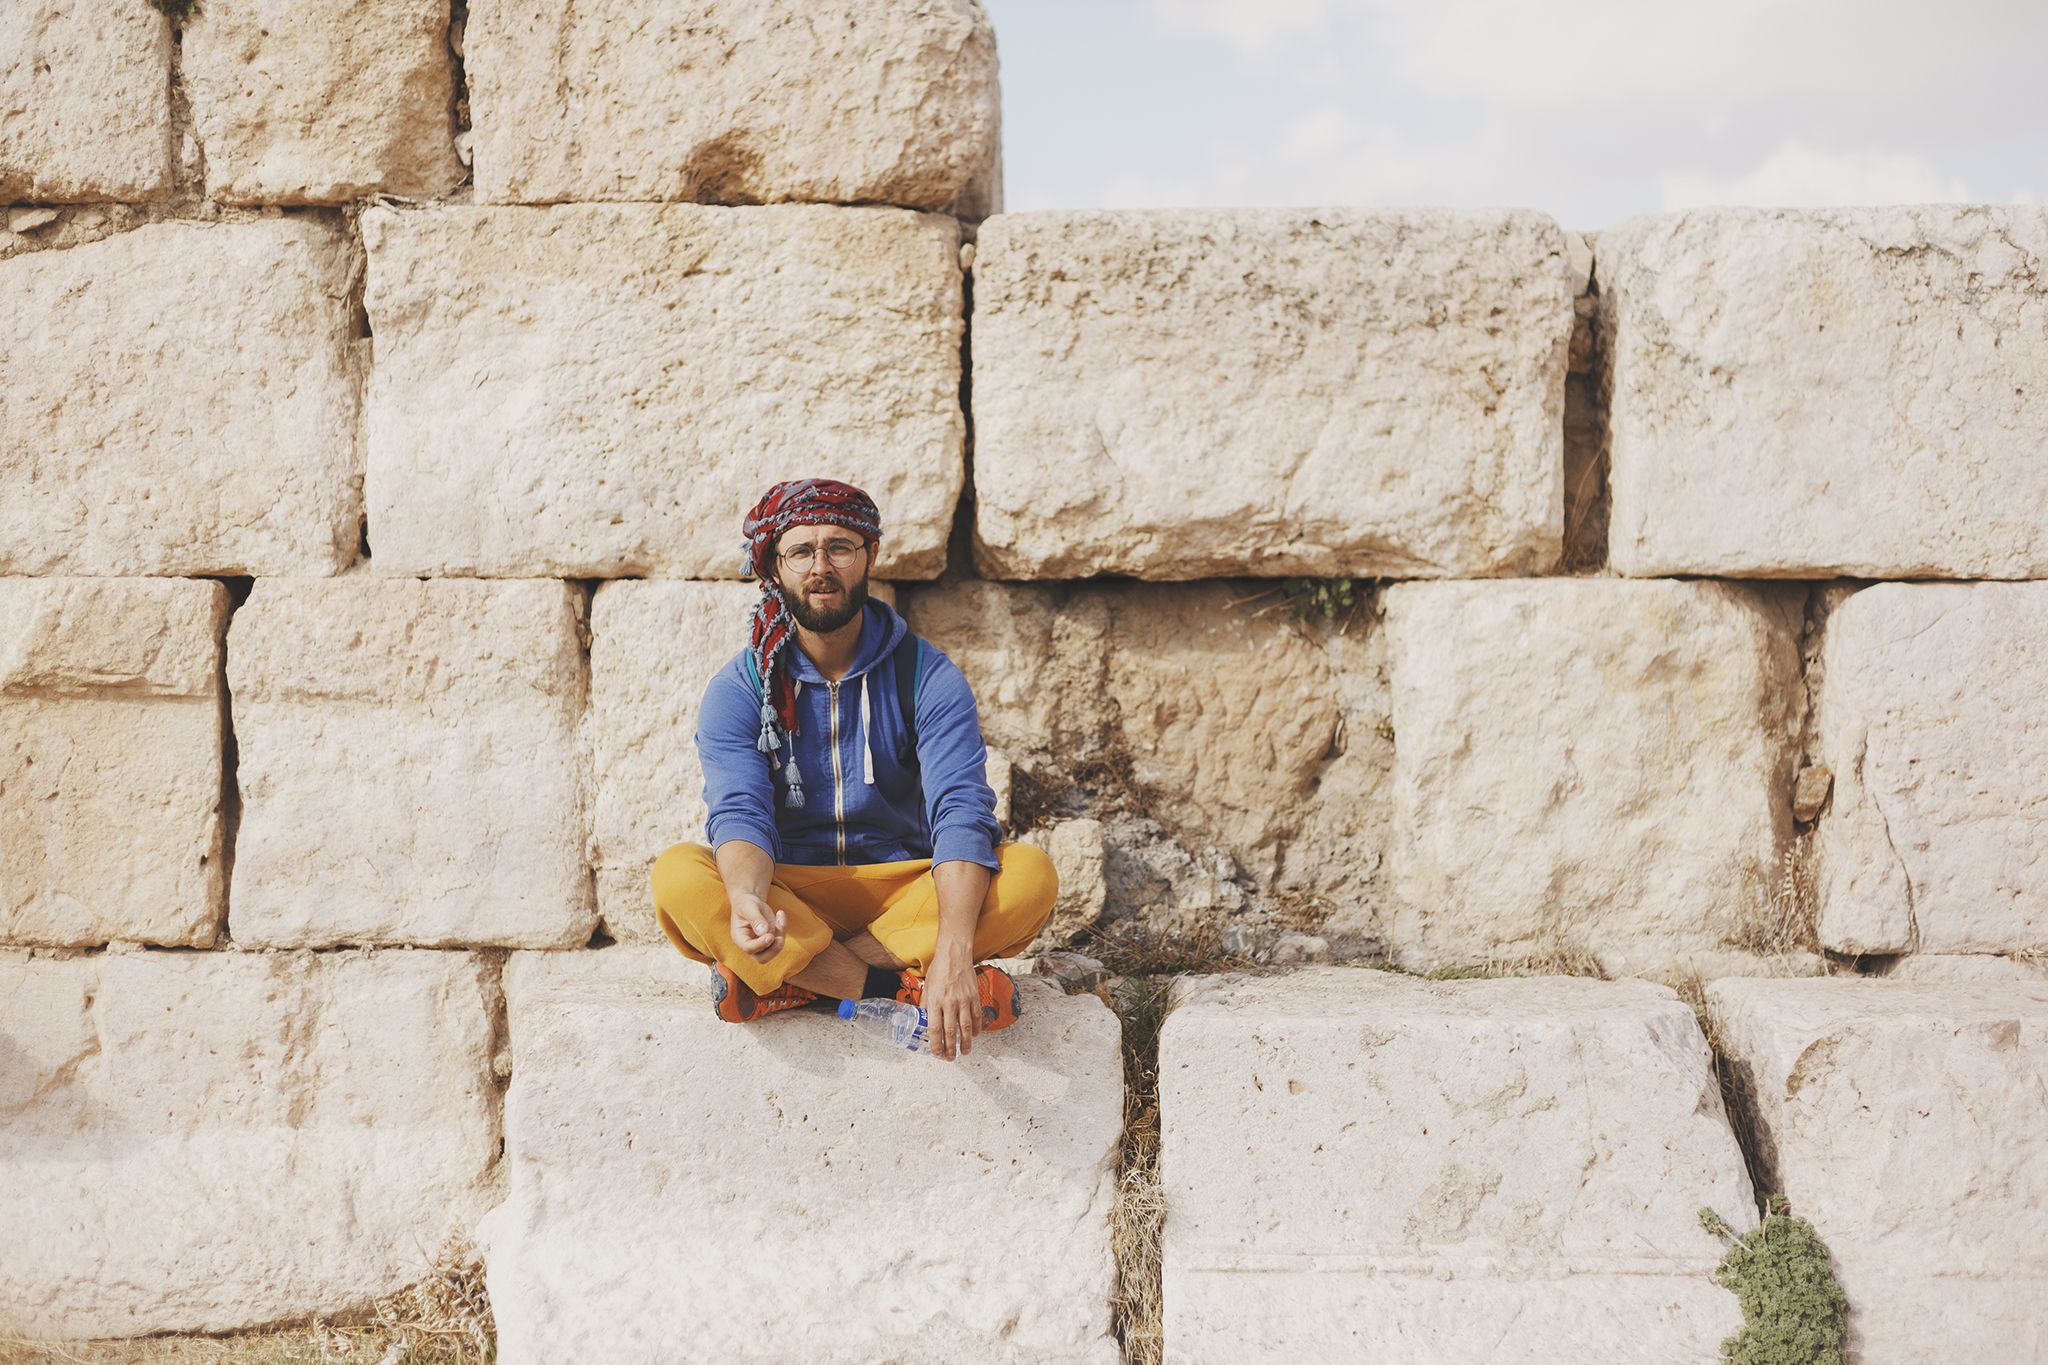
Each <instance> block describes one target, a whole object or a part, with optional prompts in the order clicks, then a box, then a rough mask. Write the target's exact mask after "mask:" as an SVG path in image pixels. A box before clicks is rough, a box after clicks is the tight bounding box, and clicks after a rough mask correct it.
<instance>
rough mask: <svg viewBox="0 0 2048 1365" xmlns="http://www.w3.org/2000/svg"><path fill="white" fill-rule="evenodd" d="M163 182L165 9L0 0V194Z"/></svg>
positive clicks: (4, 197) (105, 194)
mask: <svg viewBox="0 0 2048 1365" xmlns="http://www.w3.org/2000/svg"><path fill="white" fill-rule="evenodd" d="M170 186H171V25H170V22H169V20H167V19H165V18H164V16H163V15H162V14H161V13H160V12H159V11H158V10H157V9H156V7H155V6H153V5H151V4H150V3H149V0H36V3H28V0H18V3H12V4H8V5H0V203H13V202H16V201H27V202H30V203H46V204H65V203H81V202H85V201H90V200H98V199H127V200H135V199H156V198H160V197H161V196H162V195H163V194H164V193H165V192H166V191H167V190H169V189H170ZM18 316H23V317H26V316H31V315H29V314H20V315H18ZM19 341H20V330H19V329H18V328H15V329H10V335H9V338H8V342H9V344H10V345H17V344H19Z"/></svg>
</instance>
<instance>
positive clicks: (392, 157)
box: [184, 0, 464, 204]
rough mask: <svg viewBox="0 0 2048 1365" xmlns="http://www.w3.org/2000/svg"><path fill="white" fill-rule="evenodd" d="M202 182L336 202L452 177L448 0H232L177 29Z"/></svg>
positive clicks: (227, 189) (451, 181)
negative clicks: (312, 0)
mask: <svg viewBox="0 0 2048 1365" xmlns="http://www.w3.org/2000/svg"><path fill="white" fill-rule="evenodd" d="M184 70H185V88H186V89H187V90H188V91H190V93H191V100H192V119H193V122H194V123H195V124H196V125H197V127H198V131H199V139H200V142H201V144H202V145H203V146H204V148H205V151H206V178H207V186H206V188H207V193H208V194H209V195H211V196H212V197H213V198H215V199H220V200H223V201H226V202H228V203H285V204H331V203H338V202H341V201H343V200H348V199H353V198H356V197H358V196H360V195H364V194H370V193H373V192H378V191H382V192H385V193H389V194H401V195H411V196H417V197H426V196H432V195H437V194H442V193H445V192H446V191H448V190H450V189H453V188H454V187H455V186H456V185H458V184H460V183H461V181H462V177H463V174H464V172H463V168H462V163H461V162H460V161H458V160H457V159H456V157H455V127H454V122H453V119H452V118H451V116H450V112H449V108H450V104H451V102H452V101H453V100H454V98H455V56H454V54H453V53H452V52H450V51H449V50H448V0H344V3H339V4H336V3H332V2H331V0H330V3H324V4H306V3H304V0H238V3H235V4H212V5H208V6H206V8H205V10H204V12H203V14H202V16H201V17H200V18H198V19H197V20H195V21H194V22H192V23H191V24H188V25H187V26H186V28H185V42H184Z"/></svg>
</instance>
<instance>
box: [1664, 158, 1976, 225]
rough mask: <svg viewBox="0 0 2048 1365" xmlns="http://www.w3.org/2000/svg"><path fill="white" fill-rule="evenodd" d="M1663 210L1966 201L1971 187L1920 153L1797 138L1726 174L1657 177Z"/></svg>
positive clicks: (1816, 206) (1819, 206) (1817, 206)
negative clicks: (1826, 145) (1818, 145)
mask: <svg viewBox="0 0 2048 1365" xmlns="http://www.w3.org/2000/svg"><path fill="white" fill-rule="evenodd" d="M1657 189H1658V193H1659V194H1660V195H1661V196H1662V198H1663V206H1664V207H1665V208H1667V209H1682V208H1692V207H1695V206H1697V205H1703V204H1745V205H1750V206H1753V207H1757V208H1821V207H1827V206H1831V205H1838V204H1839V205H1849V204H1940V203H1958V202H1965V203H1966V202H1968V201H1969V199H1970V191H1969V187H1968V186H1966V185H1965V184H1964V183H1963V182H1962V181H1960V180H1956V179H1953V178H1949V177H1944V176H1943V175H1941V174H1940V173H1939V172H1938V171H1936V170H1935V169H1934V167H1932V166H1930V165H1928V164H1927V163H1926V162H1925V161H1922V160H1921V159H1920V158H1918V157H1914V156H1903V155H1896V154H1890V153H1884V152H1852V153H1831V152H1823V151H1819V150H1816V149H1815V148H1812V147H1809V146H1807V145H1806V144H1804V143H1802V142H1798V141H1788V142H1785V143H1782V144H1780V145H1779V147H1778V148H1777V150H1776V151H1773V152H1772V153H1771V154H1770V155H1769V156H1767V157H1765V158H1764V159H1763V160H1762V161H1761V162H1759V163H1758V164H1757V165H1756V166H1755V167H1754V168H1753V169H1751V170H1749V171H1747V172H1746V173H1744V174H1742V175H1738V176H1734V177H1732V178H1728V179H1719V178H1716V177H1714V176H1711V175H1698V174H1684V175H1665V176H1659V177H1658V180H1657Z"/></svg>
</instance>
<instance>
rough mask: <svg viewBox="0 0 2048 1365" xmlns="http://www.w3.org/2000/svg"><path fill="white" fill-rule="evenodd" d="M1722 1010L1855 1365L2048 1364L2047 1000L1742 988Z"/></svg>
mask: <svg viewBox="0 0 2048 1365" xmlns="http://www.w3.org/2000/svg"><path fill="white" fill-rule="evenodd" d="M1707 1003H1708V1007H1709V1009H1710V1010H1711V1011H1712V1014H1713V1018H1714V1021H1715V1024H1716V1026H1717V1028H1718V1031H1719V1034H1720V1038H1721V1045H1722V1048H1723V1050H1724V1051H1725V1052H1726V1053H1728V1055H1729V1056H1730V1057H1731V1058H1732V1059H1733V1061H1734V1064H1735V1065H1736V1067H1737V1068H1738V1070H1737V1075H1738V1077H1739V1079H1740V1080H1741V1081H1742V1083H1743V1084H1744V1087H1745V1089H1746V1090H1747V1091H1748V1092H1749V1094H1750V1097H1751V1099H1750V1102H1751V1103H1753V1105H1754V1107H1755V1118H1756V1120H1757V1123H1758V1127H1759V1130H1760V1136H1761V1143H1760V1146H1761V1151H1760V1153H1759V1154H1758V1155H1759V1156H1760V1157H1761V1158H1762V1162H1763V1167H1764V1172H1763V1173H1762V1174H1761V1175H1760V1178H1768V1179H1769V1180H1770V1181H1771V1184H1772V1187H1773V1188H1774V1189H1777V1190H1782V1191H1783V1192H1784V1193H1785V1194H1786V1195H1787V1196H1788V1197H1789V1198H1790V1199H1791V1201H1792V1209H1793V1212H1794V1213H1796V1214H1798V1215H1800V1216H1801V1217H1803V1218H1807V1219H1809V1220H1811V1221H1812V1223H1813V1225H1814V1227H1815V1228H1816V1229H1817V1230H1818V1231H1819V1233H1820V1235H1821V1237H1822V1238H1823V1239H1825V1240H1826V1242H1827V1244H1828V1251H1829V1255H1830V1257H1831V1259H1832V1260H1833V1262H1834V1266H1835V1272H1836V1274H1837V1276H1838V1277H1839V1278H1840V1279H1841V1282H1842V1288H1843V1290H1844V1292H1846V1293H1847V1295H1848V1297H1849V1332H1850V1348H1851V1357H1850V1358H1851V1359H1853V1360H1857V1361H1859V1362H1860V1363H1861V1365H1889V1362H1894V1361H1896V1362H1900V1365H1906V1362H1920V1361H1927V1360H1968V1361H1978V1362H1983V1365H2026V1362H2032V1361H2039V1360H2042V1359H2044V1358H2048V1141H2044V1135H2048V1087H2044V1085H2043V1084H2042V1077H2043V1075H2044V1074H2048V983H2036V984H2032V985H2026V984H2018V983H2014V984H2009V985H1997V984H1994V983H1990V982H1974V983H1971V984H1968V985H1953V986H1943V985H1926V986H1922V985H1908V984H1903V983H1899V982H1892V981H1868V980H1845V979H1841V978H1836V979H1831V980H1808V981H1746V980H1739V979H1731V980H1724V981H1716V982H1714V983H1713V984H1712V985H1710V986H1709V987H1708V988H1707Z"/></svg>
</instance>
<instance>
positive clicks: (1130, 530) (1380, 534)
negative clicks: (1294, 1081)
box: [973, 209, 1572, 579]
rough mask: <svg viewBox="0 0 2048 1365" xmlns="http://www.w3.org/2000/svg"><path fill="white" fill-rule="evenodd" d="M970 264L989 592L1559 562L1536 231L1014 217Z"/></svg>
mask: <svg viewBox="0 0 2048 1365" xmlns="http://www.w3.org/2000/svg"><path fill="white" fill-rule="evenodd" d="M975 262H976V264H975V272H974V273H975V287H974V315H975V316H974V375H973V380H974V429H975V460H974V476H975V506H976V525H975V558H976V562H977V563H978V564H979V565H980V567H981V569H982V572H983V573H985V574H986V575H987V576H989V577H991V578H1085V577H1088V576H1090V575H1093V574H1101V573H1124V574H1133V575H1138V576H1142V577H1145V578H1151V579H1161V578H1172V579H1192V578H1214V577H1220V576H1223V575H1226V574H1240V573H1253V574H1261V575H1281V574H1314V575H1354V574H1355V575H1373V574H1385V575H1397V576H1401V577H1439V576H1444V575H1460V574H1496V573H1517V572H1540V571H1542V570H1545V569H1548V568H1550V567H1551V566H1552V565H1554V564H1555V563H1556V561H1557V559H1558V556H1559V554H1560V552H1561V550H1562V535H1563V516H1564V512H1563V496H1564V494H1563V413H1564V378H1565V348H1566V342H1567V340H1568V339H1569V336H1570V333H1571V327H1572V298H1571V284H1570V280H1569V269H1568V253H1567V250H1566V243H1565V237H1564V233H1563V231H1562V230H1561V229H1560V228H1559V227H1558V226H1557V224H1556V223H1554V222H1552V221H1551V220H1550V219H1549V218H1547V217H1544V216H1543V215H1541V214H1536V213H1530V212H1523V211H1513V212H1490V213H1451V212H1447V211H1436V210H1413V211H1402V212H1366V211H1358V210H1341V209H1339V210H1316V211H1313V212H1311V211H1308V210H1285V211H1280V210H1199V211H1171V212H1137V213H1107V212H1078V213H1064V212H1063V213H1033V214H1015V215H1008V216H1003V217H998V218H992V219H990V220H989V221H988V222H987V223H985V224H983V225H982V228H981V231H980V234H979V237H978V239H977V244H976V256H975Z"/></svg>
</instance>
